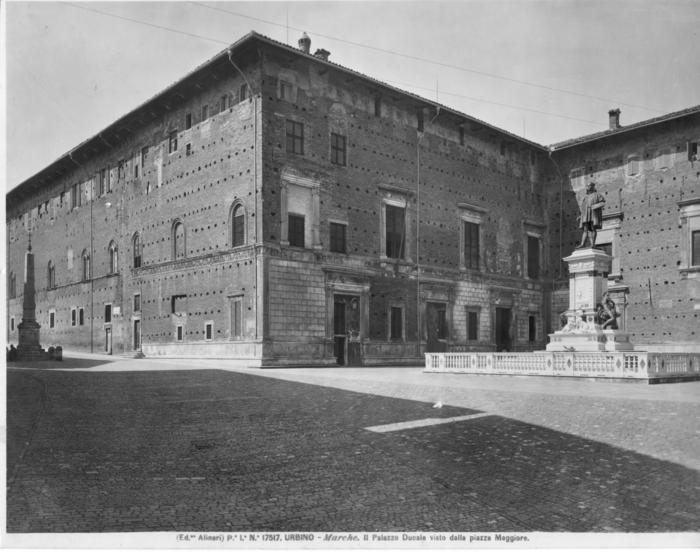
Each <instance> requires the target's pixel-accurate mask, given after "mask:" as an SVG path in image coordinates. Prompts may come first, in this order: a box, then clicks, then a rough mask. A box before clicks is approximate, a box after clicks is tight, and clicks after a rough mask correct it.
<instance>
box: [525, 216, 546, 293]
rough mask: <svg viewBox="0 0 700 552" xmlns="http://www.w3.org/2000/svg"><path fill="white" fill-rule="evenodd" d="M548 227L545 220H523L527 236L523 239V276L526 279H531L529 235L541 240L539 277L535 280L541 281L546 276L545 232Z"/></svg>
mask: <svg viewBox="0 0 700 552" xmlns="http://www.w3.org/2000/svg"><path fill="white" fill-rule="evenodd" d="M546 228H547V225H546V224H544V223H543V222H537V221H534V220H527V219H525V220H523V222H522V233H523V236H524V237H525V238H526V239H524V240H523V278H524V279H525V280H530V277H529V276H528V262H529V260H530V259H529V255H528V243H527V242H528V240H527V236H531V237H533V238H537V239H538V240H539V253H540V259H539V261H540V262H539V267H538V271H537V273H538V275H539V277H538V278H537V280H535V281H541V280H542V279H543V278H544V267H545V266H546V263H545V262H544V261H545V259H544V251H545V249H544V233H545V231H546Z"/></svg>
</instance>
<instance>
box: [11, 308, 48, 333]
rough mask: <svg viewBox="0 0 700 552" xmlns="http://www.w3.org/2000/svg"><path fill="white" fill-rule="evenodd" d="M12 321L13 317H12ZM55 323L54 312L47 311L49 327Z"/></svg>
mask: <svg viewBox="0 0 700 552" xmlns="http://www.w3.org/2000/svg"><path fill="white" fill-rule="evenodd" d="M12 321H13V322H14V318H13V319H12ZM55 325H56V313H55V312H51V313H49V328H53V327H54V326H55ZM13 329H14V328H13Z"/></svg>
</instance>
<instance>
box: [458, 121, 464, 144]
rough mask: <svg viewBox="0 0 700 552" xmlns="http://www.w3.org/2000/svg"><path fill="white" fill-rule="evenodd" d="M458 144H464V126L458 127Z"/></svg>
mask: <svg viewBox="0 0 700 552" xmlns="http://www.w3.org/2000/svg"><path fill="white" fill-rule="evenodd" d="M459 145H460V146H463V145H464V127H463V126H461V127H459Z"/></svg>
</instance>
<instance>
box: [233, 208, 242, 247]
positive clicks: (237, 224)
mask: <svg viewBox="0 0 700 552" xmlns="http://www.w3.org/2000/svg"><path fill="white" fill-rule="evenodd" d="M241 245H245V209H244V208H243V205H241V204H238V205H236V206H235V207H234V208H233V214H232V216H231V246H232V247H239V246H241Z"/></svg>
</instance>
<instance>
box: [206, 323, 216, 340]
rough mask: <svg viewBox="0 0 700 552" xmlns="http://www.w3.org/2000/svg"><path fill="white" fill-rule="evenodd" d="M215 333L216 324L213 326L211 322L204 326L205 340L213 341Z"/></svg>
mask: <svg viewBox="0 0 700 552" xmlns="http://www.w3.org/2000/svg"><path fill="white" fill-rule="evenodd" d="M213 333H214V324H212V323H211V322H207V323H206V324H205V325H204V335H205V337H204V339H206V340H207V341H211V336H212V334H213Z"/></svg>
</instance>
